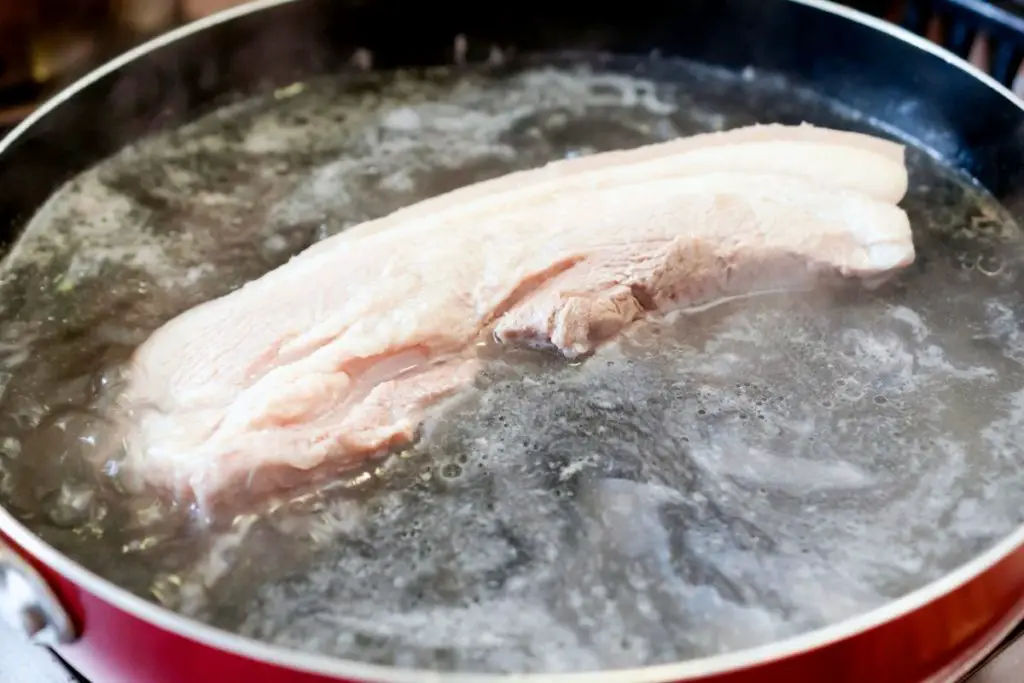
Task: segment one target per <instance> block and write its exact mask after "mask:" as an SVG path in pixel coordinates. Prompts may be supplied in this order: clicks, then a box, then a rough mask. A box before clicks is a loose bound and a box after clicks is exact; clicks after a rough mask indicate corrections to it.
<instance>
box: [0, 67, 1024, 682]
mask: <svg viewBox="0 0 1024 683" xmlns="http://www.w3.org/2000/svg"><path fill="white" fill-rule="evenodd" d="M613 67H615V65H611V66H608V65H606V66H605V67H604V68H602V69H594V68H583V67H579V68H572V69H570V68H565V67H558V68H554V67H550V68H542V67H539V66H534V67H531V68H528V69H525V70H509V71H507V72H504V73H502V74H496V73H487V72H485V71H473V70H462V71H459V72H455V71H440V72H436V73H432V74H427V75H422V74H420V75H417V76H415V77H414V76H412V75H410V74H405V75H402V74H398V75H390V76H379V75H378V76H374V75H363V76H359V77H354V76H353V77H346V78H344V79H340V78H339V79H334V80H326V81H318V82H312V83H308V84H303V85H296V86H293V87H291V88H287V89H284V90H282V91H279V92H277V93H274V94H273V96H268V97H266V98H264V99H260V100H253V101H250V102H246V103H243V104H240V105H237V106H234V107H232V108H230V109H227V110H224V111H222V112H218V113H217V114H215V115H212V116H210V117H208V118H206V119H204V120H201V121H199V122H197V123H195V124H193V125H190V126H188V127H185V128H182V129H180V130H177V131H173V132H170V133H167V134H164V135H160V136H158V137H155V138H153V139H150V140H147V141H144V142H142V143H140V144H138V145H137V146H134V147H132V148H130V149H127V150H125V151H124V152H123V153H121V154H119V155H118V156H117V157H115V158H112V159H110V160H108V161H106V162H104V163H102V164H100V165H99V166H98V167H96V168H95V169H93V170H91V171H89V172H88V173H86V174H84V175H82V176H81V177H79V178H77V179H75V180H74V181H72V182H71V183H69V184H68V185H67V186H66V187H65V188H64V189H62V190H61V191H60V192H58V193H57V194H56V195H55V197H54V198H53V199H52V200H51V201H50V202H49V204H48V205H47V206H46V207H44V208H43V210H42V211H41V212H40V213H39V214H38V215H37V216H36V218H35V219H34V220H33V221H32V223H31V225H30V226H29V229H28V231H27V233H26V235H25V237H24V238H23V239H22V240H21V242H20V243H19V244H18V245H17V247H16V249H15V250H14V251H13V252H12V254H11V255H10V256H9V258H8V259H7V264H6V267H5V270H4V276H3V284H2V289H0V312H2V316H3V317H2V319H3V321H4V323H3V326H2V328H0V394H2V396H0V401H2V405H0V500H2V502H3V503H4V505H5V506H6V507H8V509H10V510H12V511H13V512H14V514H15V515H17V516H18V517H19V518H21V519H22V520H23V521H24V522H25V523H26V524H28V525H29V526H30V527H31V528H32V529H33V530H35V531H36V532H38V533H39V534H40V535H42V536H43V537H44V538H45V539H46V540H48V541H49V542H51V543H53V544H54V545H55V546H57V547H58V548H60V549H61V550H63V551H65V552H67V553H68V554H70V555H71V556H73V557H74V558H76V559H78V560H79V561H81V562H83V563H84V564H85V565H87V566H89V567H90V568H92V569H94V570H95V571H97V572H99V573H100V574H102V575H104V576H106V577H109V578H110V579H112V580H114V581H116V582H118V583H120V584H122V585H124V586H126V587H128V588H129V589H131V590H133V591H135V592H137V593H138V594H140V595H143V596H146V597H148V598H150V599H152V600H155V601H158V602H160V603H162V604H165V605H167V606H169V607H171V608H173V609H176V610H179V611H181V612H184V613H186V614H188V615H190V616H194V617H196V618H200V619H203V620H206V621H208V622H210V623H213V624H215V625H218V626H220V627H223V628H225V629H228V630H232V631H236V632H240V633H242V634H245V635H248V636H252V637H254V638H258V639H262V640H265V641H268V642H271V643H276V644H280V645H284V646H288V647H291V648H297V649H304V650H310V651H316V652H321V653H327V654H331V655H337V656H342V657H349V658H357V659H362V660H365V661H372V662H380V663H387V664H398V665H404V666H424V667H430V668H439V669H463V670H488V671H563V670H583V669H600V668H609V667H620V666H636V665H643V664H649V663H654V662H665V661H671V660H677V659H681V658H688V657H698V656H703V655H709V654H713V653H719V652H726V651H731V650H736V649H739V648H744V647H749V646H752V645H756V644H761V643H765V642H769V641H772V640H775V639H778V638H782V637H785V636H787V635H791V634H796V633H800V632H804V631H807V630H810V629H813V628H816V627H820V626H823V625H826V624H830V623H835V622H837V621H839V620H842V619H843V618H846V617H849V616H851V615H854V614H858V613H861V612H864V611H865V610H867V609H870V608H872V607H874V606H877V605H881V604H883V603H885V602H886V601H888V600H891V599H893V598H896V597H898V596H901V595H904V594H906V593H907V592H909V591H911V590H913V589H915V588H919V587H921V586H923V585H925V584H926V583H927V582H929V581H931V580H933V579H936V578H938V577H939V576H941V575H943V574H944V573H946V572H948V571H949V570H951V569H952V568H954V567H956V566H958V565H960V564H962V563H963V562H965V561H967V560H969V559H970V558H972V557H973V556H975V555H976V554H977V553H978V552H980V551H981V550H983V549H985V548H986V547H989V546H991V544H992V543H993V542H995V541H996V540H998V539H999V538H1000V537H1001V536H1003V535H1005V534H1007V533H1008V532H1009V531H1011V530H1012V529H1014V528H1015V527H1016V526H1017V525H1018V524H1020V522H1021V517H1022V514H1024V513H1022V510H1024V467H1021V464H1022V460H1024V458H1022V447H1024V443H1021V440H1022V439H1024V437H1022V436H1021V434H1024V332H1022V331H1021V329H1020V324H1019V320H1021V314H1022V313H1024V301H1022V300H1021V296H1020V294H1019V290H1020V283H1019V281H1018V278H1019V273H1020V266H1019V259H1018V258H1017V254H1018V251H1019V240H1020V235H1019V232H1018V230H1017V228H1016V226H1015V225H1014V224H1013V223H1012V221H1010V220H1009V219H1008V218H1007V217H1006V216H1005V215H1003V213H1002V211H1001V209H1000V208H999V207H998V206H997V205H996V204H995V203H994V202H992V201H991V199H990V198H988V197H986V196H985V195H984V194H983V193H981V192H980V191H979V190H977V189H976V188H974V187H973V186H972V185H971V184H970V183H969V182H967V181H966V180H965V179H963V178H959V177H957V176H955V175H954V174H952V173H951V172H949V171H947V170H945V169H944V168H943V167H941V166H940V165H939V164H938V163H937V162H935V161H934V160H932V159H931V158H930V157H929V156H927V155H926V154H924V153H921V152H918V151H915V150H911V151H910V155H909V159H910V166H911V169H912V183H911V185H912V187H911V190H910V194H909V196H908V198H907V200H906V201H905V206H906V208H907V211H908V212H909V214H910V215H911V218H912V221H913V225H914V230H915V242H916V245H917V248H918V254H919V255H918V260H917V262H916V264H915V265H914V266H913V267H912V268H910V269H909V270H908V271H907V272H906V273H904V274H903V275H902V276H900V277H899V278H898V279H897V280H896V281H894V282H892V283H890V284H889V285H887V286H886V287H884V288H882V289H880V290H878V291H875V292H866V291H860V290H852V291H835V292H819V293H815V294H813V295H801V296H783V295H777V296H771V297H760V298H757V299H750V300H747V301H735V302H731V303H728V304H723V305H720V306H716V307H713V308H710V309H708V310H705V311H702V312H694V313H688V314H681V315H676V316H674V317H671V318H669V319H666V320H663V321H657V322H652V323H645V324H643V325H639V326H637V327H635V328H633V330H631V332H630V333H629V334H628V335H627V337H626V338H625V339H624V340H622V342H621V343H619V344H616V345H614V346H610V347H608V348H605V349H603V350H602V351H601V352H599V353H598V354H597V355H596V356H594V357H593V358H591V359H588V360H587V361H585V362H582V363H572V364H567V363H564V362H555V361H553V360H552V359H550V358H548V357H546V356H544V355H542V354H535V353H528V352H513V351H507V350H504V351H500V352H497V353H496V352H495V351H494V350H493V349H492V350H488V351H487V353H489V354H491V355H492V356H493V358H492V359H491V361H490V362H489V364H488V367H487V370H486V372H485V373H484V374H483V376H482V377H481V378H480V379H479V381H478V383H477V385H476V387H474V388H473V389H472V390H470V391H467V392H466V393H465V394H464V395H463V396H461V397H460V398H459V399H458V400H456V401H454V402H453V403H451V404H450V405H448V406H446V408H445V410H444V411H441V412H440V413H439V414H437V415H435V416H434V417H432V418H431V419H430V420H429V421H428V423H427V424H426V425H425V426H424V431H423V438H422V439H421V441H420V442H419V443H418V444H417V445H416V446H415V447H414V448H412V449H410V450H409V451H408V452H406V453H403V454H401V455H399V456H396V457H393V458H390V459H388V460H386V461H385V462H384V463H382V464H380V465H379V467H376V468H375V469H373V470H368V471H366V472H362V473H359V474H358V475H357V476H353V477H349V478H347V479H345V480H343V481H339V482H336V483H335V484H332V485H331V486H327V487H321V488H320V489H318V490H315V491H307V492H302V493H301V495H299V494H296V497H294V498H292V499H290V500H279V501H275V502H273V503H272V504H271V505H269V506H268V507H267V509H263V510H259V511H255V512H252V513H250V514H245V515H240V516H238V517H236V518H234V519H231V520H220V521H218V522H217V523H216V524H214V525H213V526H210V527H207V526H203V525H202V524H199V523H198V522H197V521H196V519H195V517H194V516H193V515H192V514H190V511H189V510H187V509H179V508H176V507H174V506H173V505H171V504H168V503H166V502H164V501H161V500H159V499H157V498H153V497H148V496H133V495H128V494H127V493H125V492H124V491H123V490H122V486H121V483H120V480H119V474H118V468H117V459H116V458H109V457H108V456H110V453H107V452H105V451H103V450H102V447H101V444H102V443H104V438H103V437H104V435H105V433H106V432H107V431H108V430H109V426H108V425H107V424H106V422H105V420H104V418H103V414H104V405H105V402H108V401H109V400H110V395H111V391H110V389H109V387H110V386H111V385H113V384H116V378H117V375H118V368H119V364H120V363H122V362H123V361H124V359H125V358H127V356H128V354H130V353H131V350H132V349H133V348H134V347H135V345H137V344H138V343H139V342H140V341H141V340H142V339H144V338H145V337H146V335H147V334H148V333H149V332H150V331H151V330H152V329H154V328H155V327H156V326H158V325H159V324H160V323H161V322H163V321H164V320H166V319H168V318H170V317H171V316H173V315H174V314H176V313H178V312H180V311H181V310H184V309H185V308H187V307H189V306H191V305H194V304H195V303H198V302H200V301H202V300H205V299H208V298H211V297H213V296H216V295H219V294H223V293H225V292H226V291H229V290H230V289H232V288H233V287H236V286H238V285H239V284H241V283H242V282H244V281H246V280H247V279H250V278H252V277H254V276H257V275H259V274H261V273H262V272H265V271H266V270H268V269H269V268H271V267H273V266H276V265H278V264H280V263H282V262H283V261H284V260H286V259H287V258H288V256H289V255H291V254H293V253H295V252H296V251H298V250H300V249H301V248H303V247H305V246H306V245H308V244H309V243H311V242H312V241H315V240H317V239H320V238H322V237H324V236H326V235H329V234H332V233H334V232H337V231H339V230H342V229H344V228H345V227H347V226H350V225H353V224H356V223H358V222H361V221H363V220H366V219H368V218H371V217H375V216H379V215H382V214H384V213H387V212H389V211H391V210H394V209H396V208H398V207H400V206H403V205H405V204H408V203H409V202H412V201H415V200H417V199H420V198H423V197H426V196H429V195H432V194H435V193H437V192H441V191H444V190H447V189H449V188H453V187H456V186H459V185H463V184H465V183H468V182H472V181H474V180H479V179H483V178H486V177H492V176H495V175H499V174H501V173H505V172H508V171H511V170H514V169H519V168H525V167H530V166H535V165H537V164H540V163H542V162H544V161H546V160H549V159H553V158H560V157H565V156H569V155H579V154H588V153H591V152H594V151H597V150H602V149H610V148H617V147H631V146H636V145H638V144H642V143H645V142H649V141H655V140H662V139H666V138H671V137H675V136H678V135H684V134H691V133H697V132H703V131H708V130H716V129H722V128H727V127H734V126H738V125H744V124H749V123H753V122H755V121H758V120H760V121H766V120H777V121H783V122H790V123H793V122H797V121H800V120H808V121H811V122H814V123H818V124H822V125H833V126H837V127H847V128H855V129H860V130H870V129H871V128H870V127H871V122H870V121H867V120H863V119H861V118H860V117H858V116H857V115H856V113H855V112H849V111H845V110H843V109H841V108H839V107H837V106H835V105H833V104H831V103H829V102H825V101H822V100H819V99H816V98H815V97H814V96H812V95H811V94H808V93H805V92H801V91H798V90H795V89H793V88H792V87H789V85H788V84H786V83H785V82H782V81H780V80H778V79H774V78H767V77H761V76H759V75H758V74H756V73H754V72H749V71H748V72H746V73H744V74H739V75H730V74H725V73H720V72H715V71H711V70H708V69H705V68H698V67H695V66H693V65H686V64H678V63H660V64H647V65H636V64H632V65H629V67H630V68H629V69H628V70H627V71H626V72H623V71H621V70H616V69H615V68H613ZM644 69H647V70H648V71H650V72H652V73H653V72H657V78H652V79H648V78H647V77H645V76H644V74H643V73H642V71H643V70H644ZM638 74H639V75H638ZM373 285H374V283H372V282H371V283H367V286H373ZM101 465H102V466H101Z"/></svg>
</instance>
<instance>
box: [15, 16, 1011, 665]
mask: <svg viewBox="0 0 1024 683" xmlns="http://www.w3.org/2000/svg"><path fill="white" fill-rule="evenodd" d="M299 1H301V0H253V1H252V2H249V3H246V4H244V5H240V6H236V7H232V8H229V9H226V10H223V11H220V12H217V13H215V14H213V15H210V16H207V17H204V18H202V19H199V20H196V21H193V22H191V23H189V24H186V25H183V26H181V27H178V28H177V29H174V30H172V31H169V32H167V33H165V34H162V35H160V36H157V37H156V38H153V39H151V40H149V41H147V42H145V43H143V44H141V45H138V46H136V47H134V48H132V49H130V50H128V51H126V52H124V53H122V54H121V55H118V56H117V57H115V58H113V59H111V60H110V61H108V62H107V63H105V64H103V65H101V66H99V67H98V68H96V69H94V70H93V71H91V72H89V73H88V74H86V75H85V76H83V77H82V78H80V79H79V80H77V81H75V82H74V83H72V84H71V85H69V86H68V87H66V88H64V89H63V90H61V91H60V92H58V93H57V94H55V95H54V96H53V97H51V98H50V99H49V100H47V101H46V102H45V103H44V104H43V105H41V106H40V107H39V108H37V109H36V110H35V111H34V112H32V113H31V114H30V115H29V116H28V117H26V118H25V119H24V120H23V121H22V122H21V123H20V124H18V125H17V126H16V127H15V128H14V129H13V130H12V131H11V132H10V133H9V134H8V135H7V136H5V137H3V138H0V156H2V155H3V154H4V152H6V151H7V150H8V149H9V148H10V147H11V146H12V145H13V144H14V143H15V141H16V140H17V139H18V138H19V137H21V136H22V135H23V134H25V132H26V131H28V130H30V129H31V128H32V127H33V126H35V125H36V124H37V123H38V122H39V121H40V120H42V119H43V118H44V117H45V116H47V115H48V114H49V113H50V112H52V111H53V110H54V109H56V108H57V107H59V106H61V105H62V104H64V103H65V102H66V101H68V100H69V99H70V98H72V97H73V96H75V95H76V94H78V93H79V92H81V91H82V90H84V89H85V88H87V87H88V86H90V85H92V84H93V83H95V82H97V81H99V80H100V79H102V78H104V77H105V76H107V75H109V74H111V73H113V72H115V71H117V70H118V69H120V68H121V67H123V66H125V65H127V64H129V63H131V62H133V61H134V60H136V59H138V58H140V57H143V56H145V55H147V54H149V53H151V52H155V51H157V50H159V49H160V48H162V47H164V46H166V45H169V44H172V43H174V42H176V41H178V40H181V39H183V38H186V37H188V36H190V35H192V34H194V33H198V32H201V31H203V30H205V29H207V28H209V27H212V26H216V25H218V24H221V23H225V22H228V21H230V20H233V19H235V18H238V17H242V16H246V15H249V14H255V13H257V12H260V11H264V10H268V9H271V8H273V7H277V6H281V5H287V4H291V3H293V2H299ZM785 1H786V2H791V3H794V4H797V5H803V6H805V7H808V8H812V9H815V10H818V11H821V12H825V13H828V14H833V15H836V16H839V17H841V18H843V19H845V20H848V21H852V22H855V23H858V24H861V25H863V26H865V27H867V28H870V29H873V30H875V31H880V32H882V33H885V34H888V35H889V36H890V37H892V38H895V39H897V40H901V41H903V42H904V43H907V44H910V45H912V46H914V47H916V48H918V49H919V50H923V51H925V52H927V53H929V54H931V55H933V56H935V57H938V58H940V59H942V60H943V61H945V62H946V63H947V64H949V65H950V66H952V67H954V68H957V69H960V70H961V71H964V72H966V73H967V74H968V75H969V76H972V77H973V78H975V79H977V80H979V81H981V82H982V83H984V84H985V85H986V86H988V87H989V88H991V89H992V90H993V91H995V92H997V93H999V94H1000V95H1002V96H1003V97H1004V98H1006V99H1007V100H1009V101H1010V102H1011V103H1012V104H1013V105H1014V106H1016V107H1017V108H1018V109H1020V110H1021V111H1022V112H1024V102H1022V101H1021V100H1020V99H1018V98H1017V97H1016V96H1015V95H1014V94H1013V93H1012V92H1011V91H1010V90H1009V89H1008V88H1007V87H1005V86H1003V85H1002V84H1001V83H999V82H998V81H996V80H995V79H994V78H992V77H991V76H990V75H989V74H987V73H985V72H984V71H982V70H980V69H978V68H977V67H975V66H974V65H972V64H970V63H969V62H967V61H966V60H964V59H962V58H960V57H958V56H956V55H955V54H953V53H951V52H948V51H947V50H945V49H943V48H942V47H940V46H938V45H936V44H935V43H932V42H931V41H929V40H927V39H925V38H924V37H922V36H918V35H916V34H914V33H912V32H910V31H908V30H906V29H903V28H902V27H899V26H896V25H894V24H891V23H889V22H887V21H885V20H883V19H880V18H876V17H873V16H871V15H868V14H865V13H863V12H860V11H858V10H854V9H851V8H849V7H846V6H843V5H839V4H837V3H836V2H833V1H832V0H785ZM0 532H2V533H3V534H5V535H6V536H8V537H9V538H10V539H11V540H12V541H13V542H14V543H15V544H16V545H17V546H19V547H20V548H22V549H23V550H24V551H26V552H27V553H29V554H30V555H31V556H32V557H34V558H36V559H37V560H39V561H41V562H42V563H44V564H45V565H47V566H48V567H49V568H51V569H52V570H53V571H55V572H56V573H58V574H60V575H61V576H63V577H64V578H65V579H67V580H68V581H70V582H72V583H74V584H75V585H76V586H77V587H78V588H79V589H81V590H84V591H86V592H88V593H90V594H92V595H93V596H95V597H97V598H99V599H100V600H102V601H103V602H104V603H106V604H107V605H109V606H112V607H114V608H116V609H119V610H121V611H123V612H125V613H127V614H130V615H131V616H133V617H135V618H137V619H140V620H142V621H144V622H146V623H148V624H151V625H153V626H155V627H157V628H159V629H161V630H164V631H167V632H170V633H173V634H175V635H178V636H180V637H183V638H186V639H188V640H191V641H193V642H195V643H198V644H201V645H205V646H207V647H210V648H213V649H215V650H221V651H224V652H227V653H230V654H233V655H236V656H239V657H243V658H245V659H249V660H253V661H257V662H262V663H265V664H269V665H273V666H278V667H282V668H285V669H291V670H295V671H300V672H304V673H309V674H315V675H321V676H326V677H335V678H337V677H341V678H355V679H359V680H376V681H381V682H382V683H429V682H431V681H437V682H440V681H448V682H451V683H496V682H497V681H509V680H515V681H521V682H523V683H539V682H541V681H545V682H551V683H583V681H599V682H600V683H627V682H629V683H655V682H660V681H666V680H680V681H683V680H691V679H698V678H702V677H707V676H713V675H722V674H727V673H731V672H736V671H739V670H742V669H748V668H752V667H756V666H758V665H762V664H765V663H768V662H773V661H779V660H784V659H789V658H793V657H797V656H800V655H802V654H807V653H809V652H812V651H814V650H819V649H822V648H824V647H827V646H830V645H834V644H836V643H839V642H842V641H845V640H848V639H850V638H853V637H855V636H858V635H861V634H863V633H866V632H868V631H871V630H873V629H876V628H878V627H880V626H883V625H885V624H887V623H890V622H892V621H895V620H897V619H899V618H901V617H904V616H907V615H909V614H912V613H914V612H915V611H917V610H919V609H921V608H923V607H926V606H927V605H929V604H931V603H933V602H936V601H938V600H940V599H942V598H943V597H946V596H948V595H950V594H952V593H953V592H954V591H956V590H957V589H958V588H960V587H962V586H964V585H965V584H968V583H970V582H971V581H973V580H975V579H977V578H978V577H980V576H981V575H983V574H985V573H986V572H987V571H989V570H991V569H992V568H994V567H995V566H996V565H997V564H999V562H1000V561H1002V560H1004V559H1005V558H1007V557H1008V556H1010V555H1012V554H1013V553H1014V552H1015V551H1017V550H1019V549H1021V548H1022V547H1024V524H1022V525H1020V526H1018V527H1017V528H1016V529H1015V530H1014V531H1013V532H1012V533H1010V534H1008V535H1007V536H1005V537H1004V538H1003V539H1001V540H1000V541H999V542H998V543H996V544H995V545H993V546H992V547H991V548H989V549H988V550H986V551H985V552H983V553H981V554H980V555H978V556H976V557H975V558H974V559H972V560H971V561H969V562H967V563H966V564H964V565H961V566H960V567H958V568H956V569H954V570H953V571H951V572H949V573H948V574H946V575H945V576H943V577H942V578H940V579H938V580H936V581H933V582H931V583H929V584H926V585H925V586H922V587H921V588H918V589H917V590H914V591H912V592H910V593H908V594H906V595H904V596H903V597H901V598H898V599H896V600H893V601H891V602H888V603H886V604H884V605H882V606H880V607H877V608H874V609H872V610H869V611H867V612H864V613H862V614H859V615H857V616H855V617H852V618H849V619H845V620H843V621H840V622H838V623H835V624H832V625H829V626H826V627H823V628H819V629H816V630H813V631H809V632H807V633H802V634H799V635H796V636H792V637H789V638H785V639H782V640H778V641H773V642H770V643H767V644H765V645H760V646H757V647H752V648H746V649H742V650H737V651H734V652H729V653H725V654H720V655H714V656H710V657H702V658H699V659H692V660H686V661H682V662H673V663H668V664H657V665H650V666H646V667H641V668H633V669H617V670H603V671H582V672H573V673H557V674H545V673H531V674H495V673H471V672H437V671H431V670H425V669H402V668H397V667H390V666H382V665H375V664H367V663H363V662H359V661H356V660H348V659H342V658H337V657H330V656H327V655H321V654H314V653H305V652H301V651H298V650H294V649H289V648H284V647H280V646H277V645H271V644H268V643H265V642H262V641H258V640H255V639H252V638H247V637H244V636H241V635H238V634H234V633H231V632H229V631H225V630H222V629H219V628H215V627H213V626H209V625H207V624H204V623H202V622H199V621H196V620H194V619H190V618H188V617H186V616H183V615H181V614H178V613H176V612H173V611H172V610H170V609H167V608H165V607H162V606H160V605H157V604H156V603H153V602H150V601H148V600H145V599H144V598H142V597H139V596H137V595H135V594H133V593H130V592H129V591H127V590H126V589H124V588H121V587H120V586H118V585H117V584H115V583H113V582H112V581H109V580H107V579H104V578H103V577H101V576H99V575H98V574H95V573H94V572H92V571H91V570H89V569H87V568H86V567H84V566H82V565H81V564H79V563H78V562H76V561H75V560H73V559H71V558H70V557H68V556H67V555H65V554H63V553H62V552H60V551H59V550H57V549H56V548H54V547H53V546H51V545H49V544H48V543H46V542H45V541H43V540H42V538H40V537H39V536H37V535H36V534H34V533H33V532H32V531H31V530H29V529H28V528H27V527H26V526H24V525H23V524H22V523H21V522H19V521H18V520H16V519H15V518H14V516H13V515H12V514H11V513H10V512H8V511H7V510H6V509H5V508H4V507H3V506H0ZM1018 611H1019V610H1018ZM1008 613H1009V611H1008ZM968 668H969V666H965V668H964V670H966V669H968Z"/></svg>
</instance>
